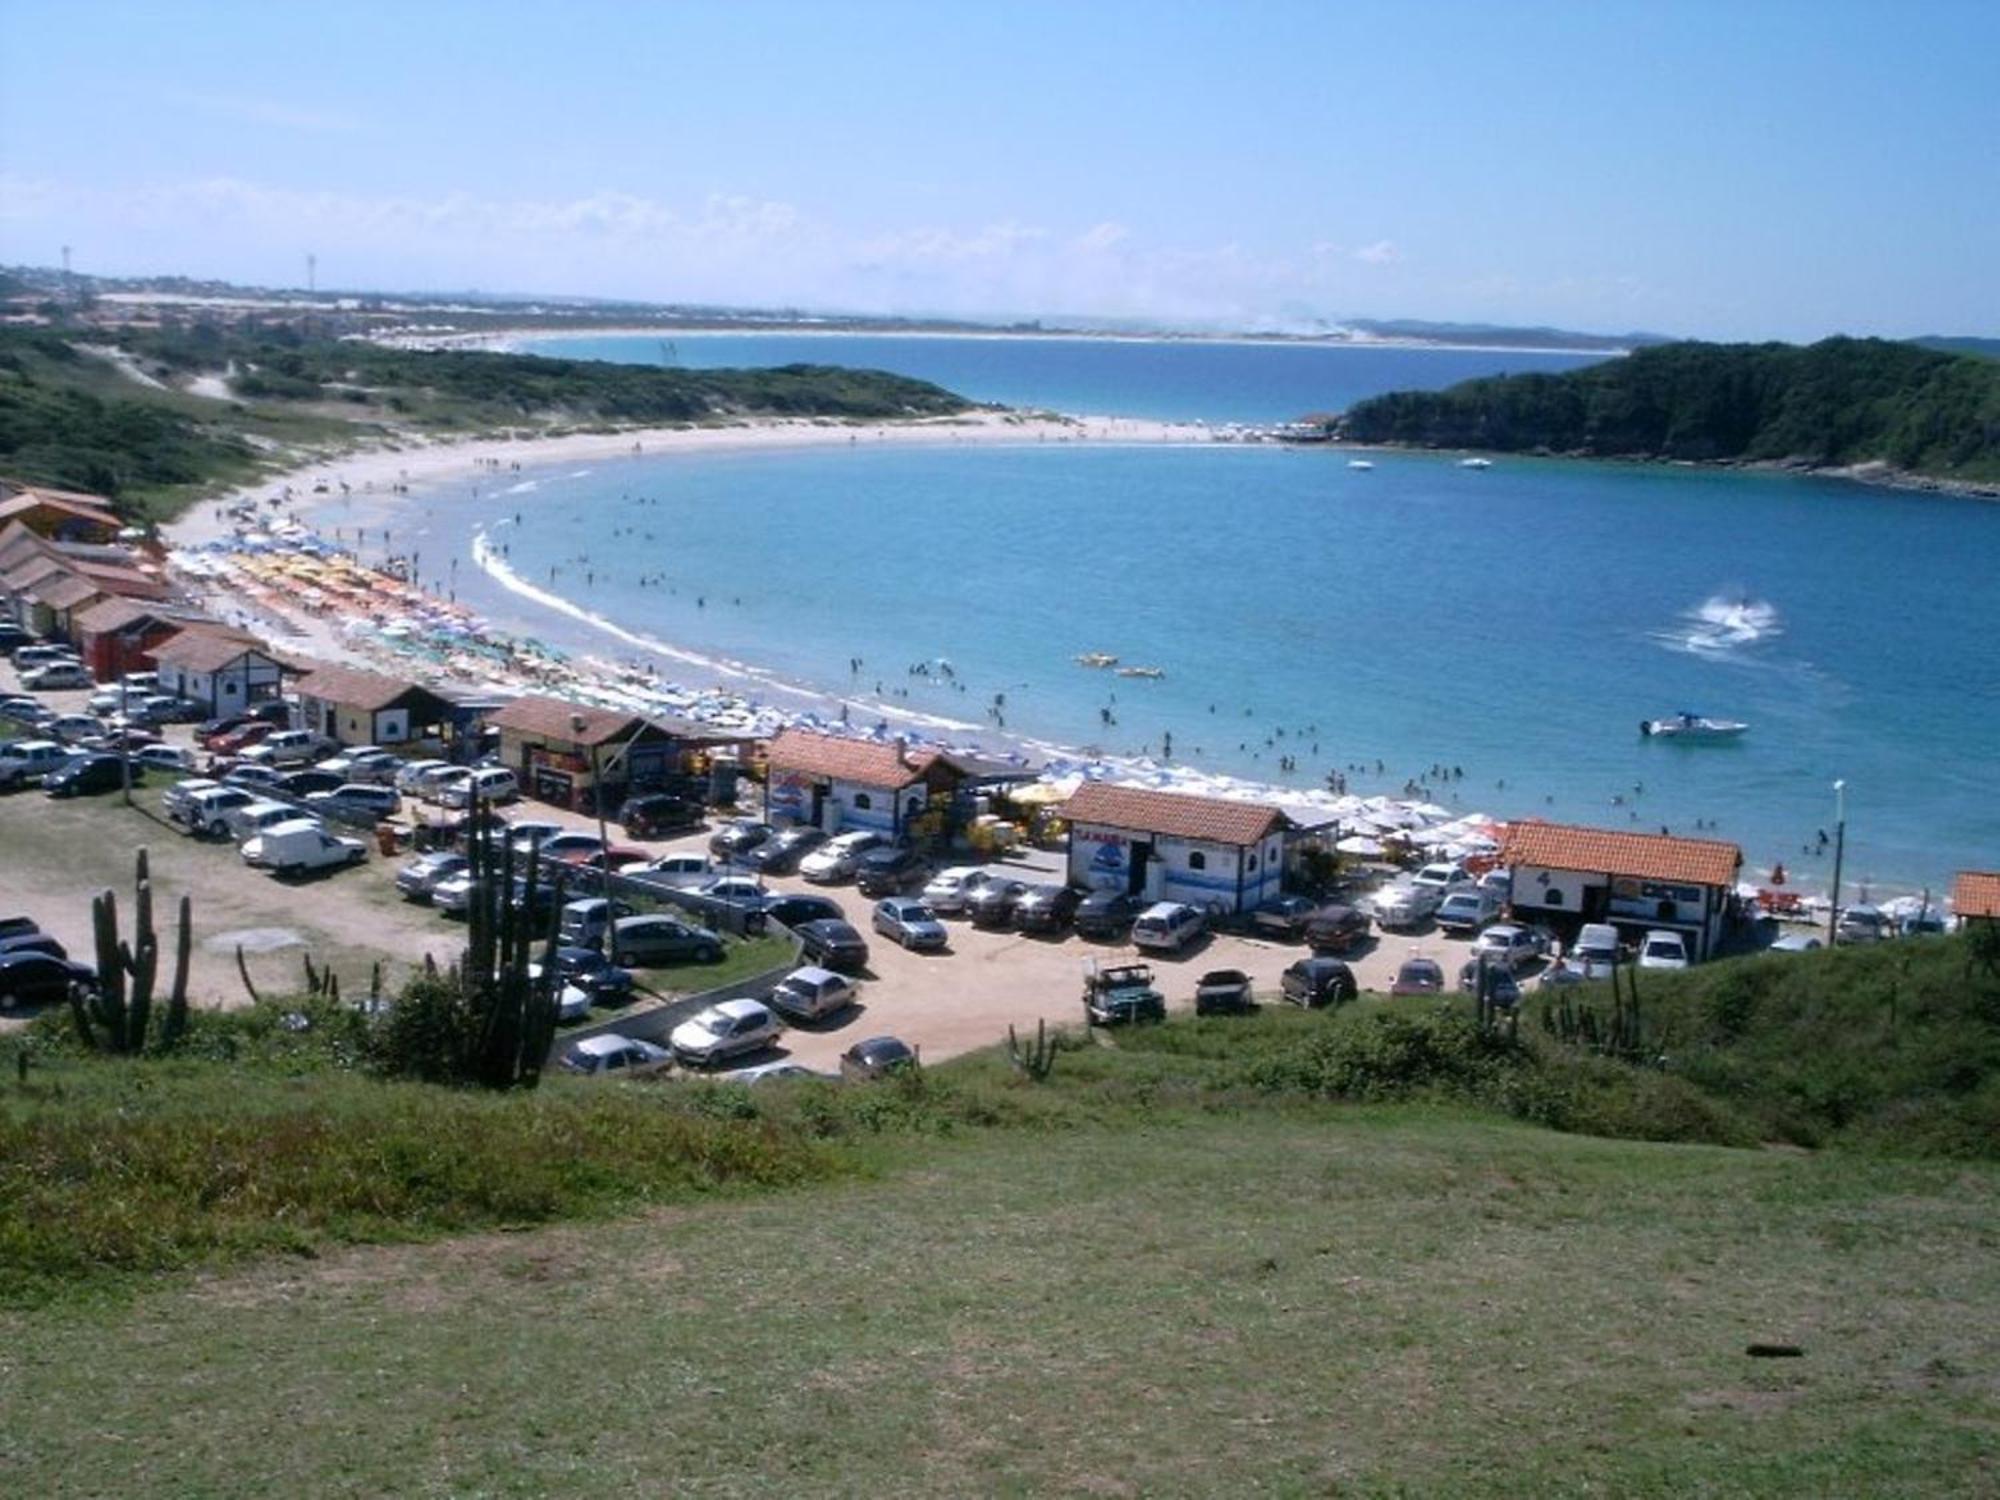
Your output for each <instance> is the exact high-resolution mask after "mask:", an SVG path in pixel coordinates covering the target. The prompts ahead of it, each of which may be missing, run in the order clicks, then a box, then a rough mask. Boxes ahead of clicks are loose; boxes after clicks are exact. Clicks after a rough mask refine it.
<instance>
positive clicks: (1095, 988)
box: [1083, 964, 1167, 1026]
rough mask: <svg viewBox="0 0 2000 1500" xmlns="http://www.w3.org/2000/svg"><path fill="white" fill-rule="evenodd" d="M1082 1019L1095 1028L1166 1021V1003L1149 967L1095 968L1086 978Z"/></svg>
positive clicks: (1109, 966)
mask: <svg viewBox="0 0 2000 1500" xmlns="http://www.w3.org/2000/svg"><path fill="white" fill-rule="evenodd" d="M1083 1015H1084V1020H1085V1021H1086V1022H1087V1023H1088V1024H1089V1025H1092V1026H1122V1025H1125V1024H1127V1023H1130V1022H1134V1021H1164V1020H1166V1018H1167V999H1166V996H1164V995H1162V994H1161V993H1160V992H1159V991H1158V990H1157V989H1155V988H1154V987H1153V969H1152V966H1151V965H1150V964H1106V965H1105V966H1104V967H1102V968H1099V967H1098V966H1097V965H1096V964H1092V965H1091V967H1090V968H1089V969H1087V970H1086V971H1085V972H1084V976H1083Z"/></svg>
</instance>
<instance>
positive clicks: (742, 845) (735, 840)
mask: <svg viewBox="0 0 2000 1500" xmlns="http://www.w3.org/2000/svg"><path fill="white" fill-rule="evenodd" d="M776 832H777V830H776V829H775V828H773V827H772V826H771V825H770V824H769V823H759V822H756V821H755V820H754V819H750V818H739V819H738V820H737V821H736V822H734V823H726V824H724V825H723V826H722V827H720V828H718V829H716V830H715V832H714V833H712V834H710V835H709V837H708V852H709V853H710V854H719V855H722V856H724V857H725V858H727V857H733V856H739V855H742V854H745V853H747V852H748V851H750V850H752V849H754V848H756V847H757V846H758V845H759V844H761V843H763V842H764V841H765V840H766V839H768V838H770V837H771V835H772V834H774V833H776Z"/></svg>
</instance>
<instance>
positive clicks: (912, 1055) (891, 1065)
mask: <svg viewBox="0 0 2000 1500" xmlns="http://www.w3.org/2000/svg"><path fill="white" fill-rule="evenodd" d="M916 1066H917V1050H916V1048H914V1047H912V1046H911V1045H910V1044H909V1043H908V1042H905V1041H903V1040H902V1039H901V1038H900V1037H893V1036H871V1037H869V1038H868V1039H867V1040H865V1041H860V1042H856V1043H855V1044H854V1045H853V1046H852V1047H849V1048H848V1049H847V1050H846V1051H845V1052H843V1053H841V1054H840V1076H841V1077H842V1078H844V1079H846V1080H847V1081H848V1082H849V1083H869V1082H872V1081H873V1080H875V1079H877V1078H886V1077H888V1076H889V1075H890V1074H891V1073H903V1072H907V1071H908V1070H909V1069H911V1068H914V1067H916Z"/></svg>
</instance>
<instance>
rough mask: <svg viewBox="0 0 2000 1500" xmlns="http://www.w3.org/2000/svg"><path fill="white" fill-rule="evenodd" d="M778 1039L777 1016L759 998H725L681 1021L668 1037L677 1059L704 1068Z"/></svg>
mask: <svg viewBox="0 0 2000 1500" xmlns="http://www.w3.org/2000/svg"><path fill="white" fill-rule="evenodd" d="M777 1039H778V1018H777V1017H776V1016H774V1015H772V1014H771V1011H770V1008H769V1007H768V1006H766V1005H765V1004H764V1003H763V1002H762V1001H761V1000H724V1001H723V1002H722V1003H721V1004H719V1005H711V1006H709V1007H708V1009H706V1010H704V1011H701V1012H699V1013H698V1014H697V1015H695V1016H694V1017H692V1018H691V1019H689V1020H686V1021H683V1022H681V1024H680V1025H678V1026H676V1027H675V1028H674V1029H673V1034H672V1035H671V1036H670V1037H669V1038H668V1041H669V1043H670V1044H671V1045H672V1047H673V1050H674V1056H675V1058H676V1059H678V1060H679V1061H680V1062H683V1063H685V1064H687V1065H688V1066H689V1067H695V1068H707V1067H713V1066H714V1065H715V1064H716V1063H719V1062H722V1061H725V1060H726V1059H728V1058H732V1057H739V1056H741V1055H742V1054H744V1053H746V1052H761V1051H762V1050H763V1049H764V1048H766V1047H768V1046H770V1045H771V1043H773V1042H775V1041H776V1040H777Z"/></svg>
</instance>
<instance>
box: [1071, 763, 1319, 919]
mask: <svg viewBox="0 0 2000 1500" xmlns="http://www.w3.org/2000/svg"><path fill="white" fill-rule="evenodd" d="M1063 815H1064V816H1065V817H1066V818H1068V819H1069V824H1070V833H1069V877H1070V883H1071V884H1072V885H1079V886H1088V887H1090V888H1092V889H1095V890H1117V891H1122V892H1124V893H1126V894H1128V895H1131V896H1135V897H1138V898H1141V899H1143V900H1147V901H1180V902H1185V903H1186V904H1188V905H1190V906H1198V907H1201V908H1203V909H1205V910H1213V909H1217V908H1219V909H1221V910H1223V911H1229V912H1238V911H1248V910H1250V909H1252V908H1254V907H1257V906H1261V905H1262V904H1263V903H1264V902H1266V901H1268V900H1270V899H1271V898H1272V897H1274V896H1276V895H1278V894H1279V892H1280V890H1281V888H1282V885H1283V881H1284V868H1285V833H1286V830H1287V829H1288V828H1289V827H1290V824H1289V822H1288V820H1287V819H1286V817H1285V815H1284V814H1283V813H1282V812H1280V811H1279V810H1278V809H1277V808H1275V807H1271V806H1269V805H1267V804H1265V803H1261V802H1242V801H1237V800H1235V799H1234V798H1228V797H1195V796H1190V795H1188V794H1187V793H1185V792H1157V791H1153V790H1152V789H1150V788H1147V787H1125V786H1110V785H1108V784H1106V783H1104V782H1101V781H1086V782H1085V783H1084V784H1083V785H1082V786H1080V787H1078V788H1077V789H1076V791H1075V793H1073V794H1072V795H1071V797H1070V799H1069V801H1068V802H1067V803H1065V804H1064V806H1063Z"/></svg>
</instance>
